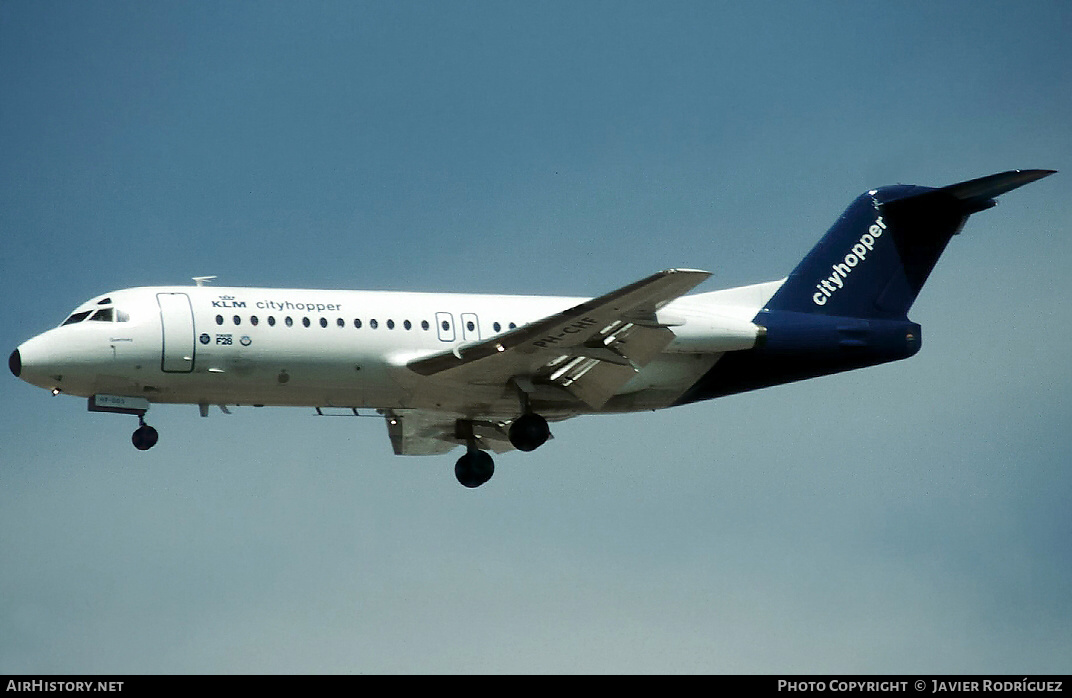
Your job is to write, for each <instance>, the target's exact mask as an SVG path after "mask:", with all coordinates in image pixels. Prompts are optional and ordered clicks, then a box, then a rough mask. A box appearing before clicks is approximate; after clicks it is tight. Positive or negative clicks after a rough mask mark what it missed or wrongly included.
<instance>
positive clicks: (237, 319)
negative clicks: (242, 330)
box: [234, 315, 242, 325]
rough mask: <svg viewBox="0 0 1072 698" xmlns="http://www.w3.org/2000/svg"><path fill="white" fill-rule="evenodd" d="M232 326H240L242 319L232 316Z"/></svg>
mask: <svg viewBox="0 0 1072 698" xmlns="http://www.w3.org/2000/svg"><path fill="white" fill-rule="evenodd" d="M234 324H236V325H241V324H242V318H240V317H239V316H237V315H235V316H234Z"/></svg>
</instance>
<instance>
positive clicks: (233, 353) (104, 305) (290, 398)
mask: <svg viewBox="0 0 1072 698" xmlns="http://www.w3.org/2000/svg"><path fill="white" fill-rule="evenodd" d="M779 283H780V282H772V283H768V284H759V285H756V286H748V287H743V288H739V289H731V290H728V291H717V292H713V293H704V294H697V295H693V296H687V297H683V298H680V299H677V300H675V301H673V302H671V303H669V304H668V305H666V306H664V307H663V308H662V309H660V311H659V314H658V316H659V320H660V321H662V322H665V323H666V324H667V325H670V326H672V327H673V331H674V335H675V339H674V340H673V342H672V343H671V344H670V345H669V346H668V347H666V349H664V350H663V352H662V353H661V354H659V356H658V357H657V358H656V359H655V360H653V361H651V362H650V363H649V364H648V365H646V366H645V367H643V369H641V370H639V371H638V372H637V373H636V376H635V377H634V378H633V379H632V380H631V381H629V383H627V384H626V385H625V386H624V387H622V388H621V390H619V391H618V394H617V395H615V397H614V399H612V400H611V401H609V402H608V403H607V404H606V405H605V406H604V407H603V408H602V409H601V410H597V411H630V410H640V409H657V408H660V407H665V406H668V405H670V404H672V403H673V401H674V400H675V399H677V398H678V397H679V396H680V395H681V394H682V392H684V391H685V390H687V389H688V387H689V386H690V385H692V383H693V382H695V381H696V380H697V379H698V378H699V377H700V376H702V375H703V374H704V372H706V371H707V370H709V369H710V368H711V366H712V365H714V363H715V362H716V361H717V360H718V358H719V357H720V356H721V355H722V353H724V352H726V351H732V350H737V349H747V348H750V347H752V346H753V345H754V344H755V341H756V336H757V328H756V326H755V325H753V324H752V322H751V320H752V318H753V317H754V316H755V314H756V312H757V311H758V310H759V309H760V308H762V306H763V303H764V302H765V301H766V300H767V299H768V298H770V296H771V295H772V293H773V292H774V290H776V289H777V287H778V285H779ZM584 300H585V299H583V298H568V297H551V296H501V295H477V294H440V293H400V292H387V291H330V290H300V289H271V288H225V287H212V286H205V287H200V286H198V287H192V286H185V287H181V286H175V287H149V288H134V289H126V290H122V291H115V292H112V293H109V294H107V295H106V296H102V297H100V298H95V299H93V300H91V301H89V302H87V303H84V304H83V305H81V306H79V307H78V308H77V309H76V310H75V312H74V313H73V314H72V316H71V317H70V318H69V319H68V321H67V323H65V324H63V325H61V326H60V327H56V328H54V329H51V330H48V331H47V332H44V333H43V334H41V335H38V336H36V337H34V338H32V339H30V340H29V341H27V342H25V343H24V344H23V345H22V346H20V347H19V354H20V357H21V369H22V375H21V377H22V378H23V379H24V380H26V381H28V382H30V383H33V384H34V385H38V386H40V387H43V388H46V389H51V390H55V391H60V392H64V393H68V394H72V395H80V396H85V397H88V396H92V395H102V394H106V395H121V396H131V397H139V398H145V399H147V400H148V401H149V402H156V403H191V404H200V405H212V404H219V405H278V406H284V405H289V406H313V407H330V406H335V407H348V408H377V409H381V410H390V409H428V410H437V411H444V412H455V413H458V414H462V415H464V414H467V413H477V412H479V413H480V414H483V415H494V414H501V415H502V416H503V418H506V419H509V418H511V417H513V416H516V414H517V412H518V401H517V395H516V394H515V393H514V392H513V391H511V390H509V389H504V386H502V385H480V384H478V383H473V382H466V383H464V384H458V383H456V382H453V381H452V380H451V379H450V378H449V376H442V377H441V376H431V377H429V376H421V375H419V374H417V373H415V372H413V371H412V370H410V369H409V368H408V367H407V363H408V362H409V361H411V360H414V359H418V358H421V357H426V356H432V355H435V354H439V353H442V352H444V351H448V350H455V351H457V350H459V349H460V348H462V347H464V346H466V345H471V344H474V343H476V342H479V341H481V340H487V339H489V338H492V337H495V336H497V335H500V334H504V333H507V332H509V331H510V330H511V329H513V328H515V327H522V326H524V325H526V324H527V323H530V322H534V321H536V320H539V319H541V318H545V317H547V316H549V315H552V314H554V313H558V312H561V311H563V310H564V309H566V308H569V307H571V306H574V305H576V304H578V303H580V302H582V301H584ZM102 310H103V311H105V312H100V311H102ZM83 314H84V315H83ZM80 316H81V317H80ZM535 398H536V399H541V396H539V395H537V396H535ZM543 399H544V404H545V411H546V412H547V413H548V416H549V417H551V418H562V417H567V416H571V415H573V414H579V413H582V412H591V411H594V410H591V409H585V408H584V406H583V405H581V404H579V403H577V402H576V401H575V400H557V401H556V396H555V395H553V394H549V395H546V396H543Z"/></svg>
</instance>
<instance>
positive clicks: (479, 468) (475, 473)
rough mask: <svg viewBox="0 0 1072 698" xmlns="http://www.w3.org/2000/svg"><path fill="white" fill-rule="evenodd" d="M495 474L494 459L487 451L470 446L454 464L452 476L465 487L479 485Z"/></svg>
mask: <svg viewBox="0 0 1072 698" xmlns="http://www.w3.org/2000/svg"><path fill="white" fill-rule="evenodd" d="M494 474H495V461H494V460H492V458H491V456H490V455H488V452H487V451H481V450H480V449H478V448H476V447H474V446H470V447H469V450H468V451H466V453H465V455H464V456H462V457H461V458H459V459H458V462H457V463H455V464H454V477H456V478H458V482H460V483H462V484H463V485H465V486H466V487H469V488H473V487H480V486H481V485H483V484H484V483H485V482H487V481H488V480H490V479H491V476H492V475H494Z"/></svg>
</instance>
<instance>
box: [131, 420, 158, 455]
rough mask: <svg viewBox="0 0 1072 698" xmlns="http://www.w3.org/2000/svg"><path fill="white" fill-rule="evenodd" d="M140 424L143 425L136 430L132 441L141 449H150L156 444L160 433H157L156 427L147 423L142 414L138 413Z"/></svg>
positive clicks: (135, 446)
mask: <svg viewBox="0 0 1072 698" xmlns="http://www.w3.org/2000/svg"><path fill="white" fill-rule="evenodd" d="M138 424H140V425H141V426H139V427H138V428H137V429H135V430H134V434H133V435H131V437H130V442H131V443H132V444H134V448H136V449H138V450H139V451H148V450H149V449H150V448H152V447H153V446H155V445H156V440H157V439H158V438H160V435H159V434H158V433H156V429H153V428H152V427H151V426H149V425H148V424H146V423H145V419H144V418H143V417H142V415H138Z"/></svg>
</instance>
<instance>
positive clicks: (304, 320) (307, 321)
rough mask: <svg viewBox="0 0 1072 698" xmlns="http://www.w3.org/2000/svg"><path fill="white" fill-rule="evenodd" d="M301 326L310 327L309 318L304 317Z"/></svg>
mask: <svg viewBox="0 0 1072 698" xmlns="http://www.w3.org/2000/svg"><path fill="white" fill-rule="evenodd" d="M301 324H303V325H305V326H306V327H308V326H309V318H307V317H303V318H302V319H301Z"/></svg>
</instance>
